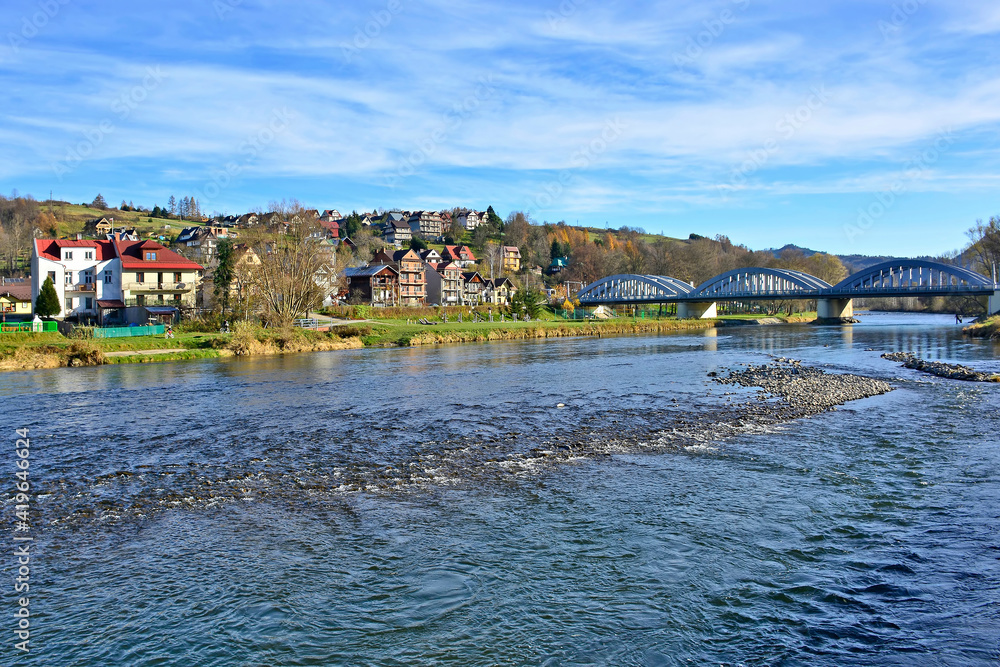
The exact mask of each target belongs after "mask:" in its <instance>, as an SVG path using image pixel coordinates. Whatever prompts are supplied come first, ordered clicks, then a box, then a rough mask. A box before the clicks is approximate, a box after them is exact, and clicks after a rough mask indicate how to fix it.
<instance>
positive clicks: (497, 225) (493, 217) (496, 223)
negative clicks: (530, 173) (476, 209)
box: [486, 206, 503, 232]
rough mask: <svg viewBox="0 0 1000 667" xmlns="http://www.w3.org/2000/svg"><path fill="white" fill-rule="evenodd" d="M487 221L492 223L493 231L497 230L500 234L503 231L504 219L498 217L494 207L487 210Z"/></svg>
mask: <svg viewBox="0 0 1000 667" xmlns="http://www.w3.org/2000/svg"><path fill="white" fill-rule="evenodd" d="M486 220H487V222H489V223H490V226H491V227H493V229H495V230H496V231H498V232H502V231H503V218H501V217H500V216H499V215H497V212H496V211H494V210H493V207H492V206H490V207H489V208H488V209H486Z"/></svg>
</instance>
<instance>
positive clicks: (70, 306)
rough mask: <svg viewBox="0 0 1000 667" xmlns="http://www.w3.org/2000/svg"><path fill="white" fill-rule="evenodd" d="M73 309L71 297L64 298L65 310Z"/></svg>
mask: <svg viewBox="0 0 1000 667" xmlns="http://www.w3.org/2000/svg"><path fill="white" fill-rule="evenodd" d="M71 310H73V299H66V312H67V313H68V312H70V311H71Z"/></svg>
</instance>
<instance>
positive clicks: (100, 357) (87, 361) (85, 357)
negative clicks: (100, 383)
mask: <svg viewBox="0 0 1000 667" xmlns="http://www.w3.org/2000/svg"><path fill="white" fill-rule="evenodd" d="M103 363H104V352H102V351H101V348H99V347H97V346H96V345H95V344H94V343H91V342H89V341H74V342H73V343H71V344H70V346H69V348H67V349H66V365H68V366H100V365H101V364H103Z"/></svg>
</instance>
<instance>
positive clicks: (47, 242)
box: [35, 239, 115, 262]
mask: <svg viewBox="0 0 1000 667" xmlns="http://www.w3.org/2000/svg"><path fill="white" fill-rule="evenodd" d="M62 248H93V249H95V250H96V251H97V252H95V253H94V258H95V261H98V262H104V261H106V260H109V259H114V258H115V250H114V248H113V247H112V245H111V241H70V240H68V239H55V240H53V239H35V250H36V251H37V252H38V256H39V257H41V258H42V259H48V260H51V261H53V262H61V261H62V250H61V249H62Z"/></svg>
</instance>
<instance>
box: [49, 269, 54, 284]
mask: <svg viewBox="0 0 1000 667" xmlns="http://www.w3.org/2000/svg"><path fill="white" fill-rule="evenodd" d="M49 280H51V281H52V284H53V285H55V284H56V272H55V271H49Z"/></svg>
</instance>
